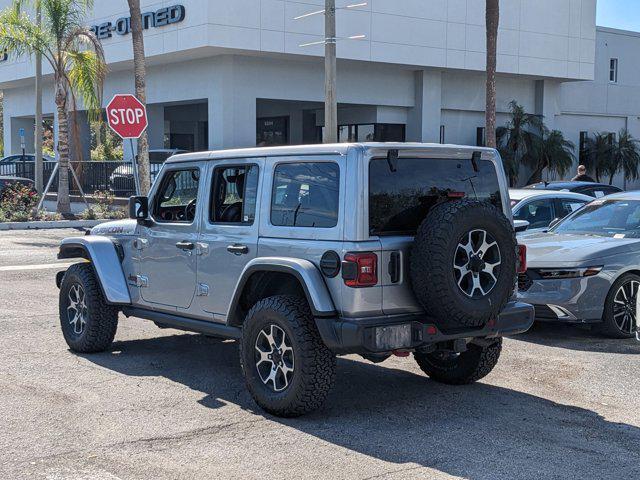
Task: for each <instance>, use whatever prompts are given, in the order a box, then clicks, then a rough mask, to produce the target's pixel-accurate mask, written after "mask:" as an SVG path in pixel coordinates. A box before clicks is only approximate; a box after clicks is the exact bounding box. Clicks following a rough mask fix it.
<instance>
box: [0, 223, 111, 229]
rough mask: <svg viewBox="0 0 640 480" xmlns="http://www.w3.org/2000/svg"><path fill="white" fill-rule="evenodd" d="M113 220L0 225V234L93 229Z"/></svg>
mask: <svg viewBox="0 0 640 480" xmlns="http://www.w3.org/2000/svg"><path fill="white" fill-rule="evenodd" d="M110 221H111V220H57V221H38V222H5V223H0V232H1V231H7V230H51V229H54V228H92V227H95V226H96V225H100V224H101V223H106V222H110Z"/></svg>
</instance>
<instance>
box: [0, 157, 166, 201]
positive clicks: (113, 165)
mask: <svg viewBox="0 0 640 480" xmlns="http://www.w3.org/2000/svg"><path fill="white" fill-rule="evenodd" d="M55 166H56V162H44V179H43V182H44V184H45V185H46V184H47V182H48V181H49V179H50V178H51V174H52V173H53V170H54V168H55ZM71 166H72V168H73V169H74V171H75V172H76V175H77V176H78V179H79V180H80V183H81V185H82V190H83V191H84V193H85V194H87V195H91V194H93V193H95V192H96V191H110V192H112V193H113V194H115V195H116V196H118V197H129V196H131V195H135V193H136V192H135V181H134V178H133V165H132V164H131V162H122V161H113V162H72V163H71ZM161 168H162V164H161V163H152V164H151V181H153V180H154V179H155V177H156V176H157V174H158V172H159V171H160V169H161ZM5 175H6V176H16V177H21V178H28V179H30V180H35V163H34V162H20V161H18V162H16V163H10V164H0V176H5ZM49 191H50V192H52V193H55V192H57V191H58V180H57V178H56V179H54V182H53V183H52V185H51V189H50V190H49ZM69 191H70V192H71V194H72V195H73V194H79V193H80V190H79V189H78V187H77V185H76V182H75V181H74V180H73V176H72V175H69Z"/></svg>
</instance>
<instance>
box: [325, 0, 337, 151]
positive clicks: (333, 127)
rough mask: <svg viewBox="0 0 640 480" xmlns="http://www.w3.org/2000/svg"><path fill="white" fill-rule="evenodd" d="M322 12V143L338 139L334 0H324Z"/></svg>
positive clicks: (334, 141)
mask: <svg viewBox="0 0 640 480" xmlns="http://www.w3.org/2000/svg"><path fill="white" fill-rule="evenodd" d="M324 8H325V13H324V34H325V44H324V127H325V128H324V136H323V139H322V141H323V142H324V143H336V142H337V141H338V99H337V96H336V1H335V0H325V7H324Z"/></svg>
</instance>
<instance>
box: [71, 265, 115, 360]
mask: <svg viewBox="0 0 640 480" xmlns="http://www.w3.org/2000/svg"><path fill="white" fill-rule="evenodd" d="M59 309H60V327H61V328H62V335H63V336H64V339H65V341H66V342H67V345H69V348H70V349H71V350H73V351H74V352H79V353H95V352H103V351H104V350H106V349H107V348H109V346H110V345H111V343H112V342H113V338H114V337H115V335H116V329H117V328H118V309H117V308H116V307H114V306H113V305H109V304H107V302H106V301H105V299H104V296H103V295H102V290H101V289H100V285H99V284H98V279H97V278H96V275H95V273H94V271H93V267H92V266H91V265H90V264H89V263H77V264H75V265H72V266H71V267H69V269H68V270H67V271H66V272H65V274H64V277H62V283H61V285H60V300H59Z"/></svg>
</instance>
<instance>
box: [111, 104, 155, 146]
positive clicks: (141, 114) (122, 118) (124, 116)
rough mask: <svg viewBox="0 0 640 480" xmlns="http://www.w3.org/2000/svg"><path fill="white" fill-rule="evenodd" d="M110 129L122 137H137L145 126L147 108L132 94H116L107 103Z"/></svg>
mask: <svg viewBox="0 0 640 480" xmlns="http://www.w3.org/2000/svg"><path fill="white" fill-rule="evenodd" d="M107 121H108V122H109V126H110V127H111V130H113V131H114V132H116V133H117V134H118V135H120V137H122V138H139V137H140V135H142V132H144V131H145V130H146V128H147V125H148V122H147V109H146V108H145V106H144V105H143V104H142V103H141V102H140V100H138V99H137V98H136V97H135V96H134V95H129V94H125V95H116V96H114V97H113V99H112V100H111V101H110V102H109V105H107Z"/></svg>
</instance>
